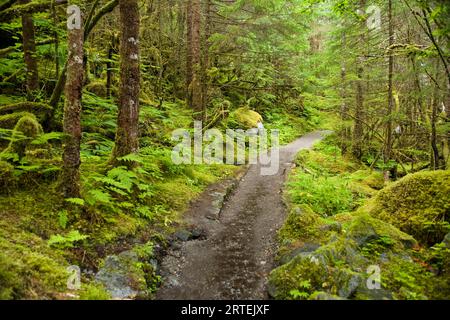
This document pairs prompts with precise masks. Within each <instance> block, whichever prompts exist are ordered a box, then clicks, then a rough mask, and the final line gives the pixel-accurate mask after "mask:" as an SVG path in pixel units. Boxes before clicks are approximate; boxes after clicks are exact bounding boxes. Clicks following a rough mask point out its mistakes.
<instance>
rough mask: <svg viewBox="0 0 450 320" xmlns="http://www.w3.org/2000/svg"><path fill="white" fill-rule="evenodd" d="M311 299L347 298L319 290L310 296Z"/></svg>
mask: <svg viewBox="0 0 450 320" xmlns="http://www.w3.org/2000/svg"><path fill="white" fill-rule="evenodd" d="M309 300H345V299H344V298H342V297H339V296H335V295H333V294H330V293H327V292H323V291H318V292H315V293H313V294H312V295H311V296H310V297H309Z"/></svg>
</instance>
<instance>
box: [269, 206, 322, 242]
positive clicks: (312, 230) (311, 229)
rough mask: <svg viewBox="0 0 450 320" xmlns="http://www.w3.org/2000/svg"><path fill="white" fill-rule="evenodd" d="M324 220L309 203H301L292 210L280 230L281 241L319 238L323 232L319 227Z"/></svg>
mask: <svg viewBox="0 0 450 320" xmlns="http://www.w3.org/2000/svg"><path fill="white" fill-rule="evenodd" d="M323 223H324V222H323V221H322V219H321V217H320V216H319V215H318V214H316V213H314V212H313V211H312V210H311V208H310V207H309V206H308V205H300V206H298V207H295V208H293V209H291V210H290V213H289V215H288V218H287V220H286V222H285V224H284V225H283V227H282V228H281V229H280V231H279V232H278V235H279V239H280V241H281V243H290V242H293V241H296V240H306V239H308V240H311V241H312V240H317V239H318V238H320V237H321V236H323V234H321V233H320V231H319V230H318V227H319V226H320V225H322V224H323Z"/></svg>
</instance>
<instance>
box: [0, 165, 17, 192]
mask: <svg viewBox="0 0 450 320" xmlns="http://www.w3.org/2000/svg"><path fill="white" fill-rule="evenodd" d="M16 183H17V177H16V176H15V175H14V167H13V166H12V165H10V164H9V163H7V162H5V161H1V160H0V194H1V193H8V192H10V191H11V190H13V189H14V188H15V185H16Z"/></svg>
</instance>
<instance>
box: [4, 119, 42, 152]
mask: <svg viewBox="0 0 450 320" xmlns="http://www.w3.org/2000/svg"><path fill="white" fill-rule="evenodd" d="M42 133H43V130H42V126H41V125H40V124H39V122H38V121H37V120H36V118H35V117H34V116H31V115H26V116H23V117H22V118H20V120H19V121H18V122H17V124H16V126H15V127H14V130H13V134H12V139H11V142H10V143H9V145H8V148H6V149H5V150H4V153H7V154H14V153H15V154H17V155H18V156H19V158H22V157H23V156H24V155H25V151H26V148H27V146H28V144H29V142H30V138H31V139H33V138H36V137H37V136H38V135H40V134H42Z"/></svg>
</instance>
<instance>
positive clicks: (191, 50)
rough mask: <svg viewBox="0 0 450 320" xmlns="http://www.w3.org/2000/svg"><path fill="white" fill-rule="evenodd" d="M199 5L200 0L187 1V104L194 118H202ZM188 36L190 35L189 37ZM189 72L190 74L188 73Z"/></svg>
mask: <svg viewBox="0 0 450 320" xmlns="http://www.w3.org/2000/svg"><path fill="white" fill-rule="evenodd" d="M200 12H201V5H200V0H189V1H188V39H187V40H188V41H187V46H188V48H187V50H188V62H187V70H188V75H187V80H188V87H187V88H188V105H189V106H190V107H191V109H192V110H193V111H194V117H195V118H196V119H199V120H202V119H203V105H202V101H203V99H202V88H201V78H202V76H201V38H200V25H201V13H200ZM189 29H190V30H189ZM189 36H190V37H189ZM189 72H190V74H189Z"/></svg>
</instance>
